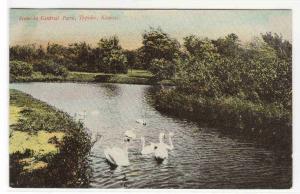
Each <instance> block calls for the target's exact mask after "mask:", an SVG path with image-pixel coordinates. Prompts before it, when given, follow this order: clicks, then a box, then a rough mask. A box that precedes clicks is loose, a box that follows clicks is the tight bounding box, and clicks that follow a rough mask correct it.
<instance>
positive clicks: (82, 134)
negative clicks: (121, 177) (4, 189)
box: [9, 89, 92, 188]
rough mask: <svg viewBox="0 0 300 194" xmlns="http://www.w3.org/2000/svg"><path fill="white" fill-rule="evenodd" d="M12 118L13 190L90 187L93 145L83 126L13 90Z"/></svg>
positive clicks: (10, 155)
mask: <svg viewBox="0 0 300 194" xmlns="http://www.w3.org/2000/svg"><path fill="white" fill-rule="evenodd" d="M10 118H11V119H10V126H9V128H10V137H9V144H10V145H9V149H10V151H9V158H10V163H9V165H10V181H9V184H10V187H13V188H26V187H38V188H53V187H59V188H61V187H63V188H65V187H69V188H75V187H84V188H85V187H88V185H89V179H90V172H91V169H90V167H89V162H88V158H87V157H88V155H89V152H90V149H91V146H92V143H91V137H90V136H89V135H88V133H87V130H86V128H85V127H84V126H83V124H82V123H80V122H77V121H75V120H74V119H73V118H72V117H71V116H69V115H68V114H67V113H65V112H62V111H59V110H58V109H56V108H55V107H53V106H50V105H48V104H47V103H45V102H42V101H40V100H37V99H35V98H33V97H32V96H31V95H28V94H25V93H23V92H21V91H18V90H14V89H10ZM47 123H48V124H47Z"/></svg>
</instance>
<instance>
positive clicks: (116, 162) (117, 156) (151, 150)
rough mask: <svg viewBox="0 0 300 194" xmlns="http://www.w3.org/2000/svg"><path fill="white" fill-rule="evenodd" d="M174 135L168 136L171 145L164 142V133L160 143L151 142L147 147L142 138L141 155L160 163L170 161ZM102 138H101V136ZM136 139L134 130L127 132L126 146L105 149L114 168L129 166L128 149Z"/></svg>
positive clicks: (161, 134)
mask: <svg viewBox="0 0 300 194" xmlns="http://www.w3.org/2000/svg"><path fill="white" fill-rule="evenodd" d="M173 135H174V134H173V133H172V132H170V133H169V134H168V138H169V144H166V143H165V142H164V138H165V137H166V136H165V134H164V133H160V134H159V142H158V143H153V142H150V144H149V145H145V137H143V136H141V144H142V149H141V151H140V153H141V154H142V155H144V156H146V155H147V156H152V157H154V158H155V160H157V161H158V162H159V163H166V162H167V159H168V155H169V154H168V152H169V150H173V149H174V146H173V143H172V139H171V138H172V136H173ZM100 138H101V136H100ZM135 139H136V134H135V133H134V131H133V130H127V131H126V132H125V133H124V139H123V141H124V144H125V146H119V147H118V146H114V147H106V148H104V156H105V159H106V161H107V162H108V163H109V164H110V165H111V166H113V167H118V166H129V165H130V161H129V157H128V147H129V144H130V143H131V142H132V141H133V140H135Z"/></svg>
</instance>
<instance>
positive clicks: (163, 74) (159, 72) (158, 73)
mask: <svg viewBox="0 0 300 194" xmlns="http://www.w3.org/2000/svg"><path fill="white" fill-rule="evenodd" d="M149 70H150V72H151V73H152V74H153V75H154V78H155V79H156V80H164V79H171V78H172V77H173V76H174V73H175V65H174V64H173V63H172V62H170V61H167V60H165V59H153V60H152V61H151V63H150V68H149Z"/></svg>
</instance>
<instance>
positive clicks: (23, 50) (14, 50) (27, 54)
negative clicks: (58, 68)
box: [9, 44, 36, 63]
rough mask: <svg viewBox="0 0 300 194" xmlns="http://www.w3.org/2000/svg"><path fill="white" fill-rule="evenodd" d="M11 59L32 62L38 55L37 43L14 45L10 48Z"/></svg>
mask: <svg viewBox="0 0 300 194" xmlns="http://www.w3.org/2000/svg"><path fill="white" fill-rule="evenodd" d="M9 57H10V60H18V61H26V62H28V63H32V62H33V60H34V59H35V57H36V47H35V44H28V45H23V46H19V45H16V46H12V47H10V48H9Z"/></svg>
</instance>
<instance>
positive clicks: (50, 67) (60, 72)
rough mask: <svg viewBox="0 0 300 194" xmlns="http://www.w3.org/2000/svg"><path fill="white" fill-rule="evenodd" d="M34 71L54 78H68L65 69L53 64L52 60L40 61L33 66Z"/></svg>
mask: <svg viewBox="0 0 300 194" xmlns="http://www.w3.org/2000/svg"><path fill="white" fill-rule="evenodd" d="M33 70H34V71H39V72H41V73H42V74H43V75H47V74H53V75H55V76H62V77H67V76H68V70H67V68H65V67H63V66H60V65H59V64H58V63H55V62H54V61H52V60H42V61H39V62H37V63H36V64H34V66H33Z"/></svg>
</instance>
